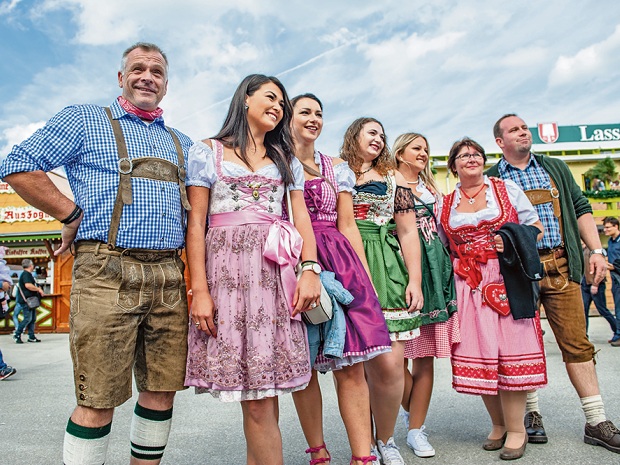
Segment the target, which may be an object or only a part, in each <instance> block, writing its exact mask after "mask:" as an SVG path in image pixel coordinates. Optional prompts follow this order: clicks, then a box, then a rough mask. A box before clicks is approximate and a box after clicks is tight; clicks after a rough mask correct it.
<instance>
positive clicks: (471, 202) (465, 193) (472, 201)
mask: <svg viewBox="0 0 620 465" xmlns="http://www.w3.org/2000/svg"><path fill="white" fill-rule="evenodd" d="M486 187H487V185H486V184H484V183H483V184H482V187H481V188H480V189H478V191H477V192H476V193H475V194H474V195H472V196H469V195H467V192H465V191H464V190H463V188H462V187H461V193H462V194H463V195H464V196H465V198H467V199H468V200H467V203H469V204H470V205H473V204H474V203H475V202H476V197H477V196H478V194H480V192H482V190H483V189H484V188H486Z"/></svg>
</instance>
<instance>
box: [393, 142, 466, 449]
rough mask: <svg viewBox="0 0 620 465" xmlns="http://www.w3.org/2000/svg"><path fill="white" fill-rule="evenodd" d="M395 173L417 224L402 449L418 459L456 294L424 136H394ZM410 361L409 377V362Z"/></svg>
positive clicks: (446, 351)
mask: <svg viewBox="0 0 620 465" xmlns="http://www.w3.org/2000/svg"><path fill="white" fill-rule="evenodd" d="M392 152H393V153H394V157H395V159H396V164H397V167H398V170H399V171H400V173H401V174H402V175H403V177H404V178H405V180H406V181H407V185H409V186H410V187H411V190H412V192H413V193H414V195H415V196H416V205H415V213H416V224H417V227H418V235H419V236H420V249H421V256H422V293H423V294H424V307H423V308H422V310H421V311H420V314H421V316H422V326H421V327H420V337H417V338H415V339H411V340H409V341H407V342H406V343H405V391H404V395H403V402H402V405H403V408H404V410H405V412H407V414H406V415H405V418H406V419H407V428H408V433H407V444H408V445H409V447H411V449H413V452H414V453H415V454H416V455H417V456H418V457H432V456H434V455H435V449H434V448H433V447H432V446H431V445H430V443H429V442H428V435H427V433H426V431H425V430H426V427H425V426H424V422H425V420H426V414H427V412H428V407H429V404H430V402H431V395H432V393H433V382H434V365H435V358H447V357H450V356H451V354H452V346H453V344H456V343H458V342H460V341H461V335H460V331H459V320H458V313H456V310H457V305H456V293H455V288H454V275H453V273H452V263H451V260H450V255H449V253H448V252H447V250H446V248H445V247H444V245H443V244H442V243H441V240H440V239H439V235H438V226H439V225H438V224H437V216H438V215H439V205H440V203H441V200H442V196H441V193H440V192H439V189H438V188H437V184H436V183H435V179H434V177H433V173H432V172H431V168H430V163H429V161H430V149H429V146H428V141H427V140H426V137H424V136H423V135H421V134H416V133H406V134H402V135H400V136H398V137H397V138H396V140H395V141H394V145H393V146H392ZM409 360H411V366H412V367H411V372H409V370H408V366H407V365H408V361H409Z"/></svg>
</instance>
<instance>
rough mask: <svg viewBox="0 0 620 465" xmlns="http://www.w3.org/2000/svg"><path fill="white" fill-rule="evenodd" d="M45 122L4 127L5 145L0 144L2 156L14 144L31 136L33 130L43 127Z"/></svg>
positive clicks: (0, 155)
mask: <svg viewBox="0 0 620 465" xmlns="http://www.w3.org/2000/svg"><path fill="white" fill-rule="evenodd" d="M44 124H45V121H37V122H35V123H28V124H23V125H16V126H12V127H8V128H5V129H3V130H2V139H3V142H4V145H3V146H0V157H4V156H5V155H6V154H8V153H9V152H10V151H11V149H12V148H13V146H14V145H16V144H19V143H20V142H21V141H23V140H24V139H27V138H28V137H30V135H32V133H33V132H35V131H36V130H37V129H39V128H41V127H43V125H44Z"/></svg>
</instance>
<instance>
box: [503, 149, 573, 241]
mask: <svg viewBox="0 0 620 465" xmlns="http://www.w3.org/2000/svg"><path fill="white" fill-rule="evenodd" d="M497 168H498V170H499V174H500V177H501V178H502V179H510V180H512V181H514V182H515V183H517V186H519V187H520V188H521V189H523V190H524V191H527V190H530V189H551V178H550V177H549V173H547V172H546V171H545V170H544V168H543V167H542V166H540V164H539V163H538V162H537V161H536V158H534V157H533V156H530V161H529V163H528V164H527V166H526V167H525V169H522V170H521V169H519V168H515V167H514V166H512V165H511V164H510V163H508V162H507V161H506V159H505V158H503V157H502V159H501V160H500V161H499V162H498V164H497ZM534 208H536V213H538V216H539V217H540V221H541V222H542V224H543V226H544V227H545V234H544V235H543V238H542V239H541V240H540V241H538V243H537V246H538V248H539V249H552V248H554V247H558V246H560V245H561V244H562V235H561V234H560V222H559V221H558V219H557V218H556V217H555V216H554V214H553V204H552V203H551V202H547V203H542V204H540V205H534Z"/></svg>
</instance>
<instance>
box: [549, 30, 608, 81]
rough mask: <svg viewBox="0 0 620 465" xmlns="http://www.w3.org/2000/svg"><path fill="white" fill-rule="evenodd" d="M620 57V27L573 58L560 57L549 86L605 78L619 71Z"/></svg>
mask: <svg viewBox="0 0 620 465" xmlns="http://www.w3.org/2000/svg"><path fill="white" fill-rule="evenodd" d="M619 56H620V25H617V26H616V28H615V30H614V32H613V33H612V34H611V35H610V36H609V37H607V38H606V39H605V40H603V41H601V42H599V43H596V44H592V45H589V46H587V47H585V48H583V49H581V50H579V51H578V52H577V53H576V54H574V55H573V56H566V55H562V56H560V57H559V58H558V59H557V61H556V63H555V66H554V67H553V70H552V71H551V74H550V75H549V85H551V86H559V85H563V84H570V83H573V82H575V81H578V80H579V79H582V78H588V77H599V76H603V75H605V74H606V73H608V72H610V71H617V70H618V63H619V62H620V61H619V59H618V57H619Z"/></svg>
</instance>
